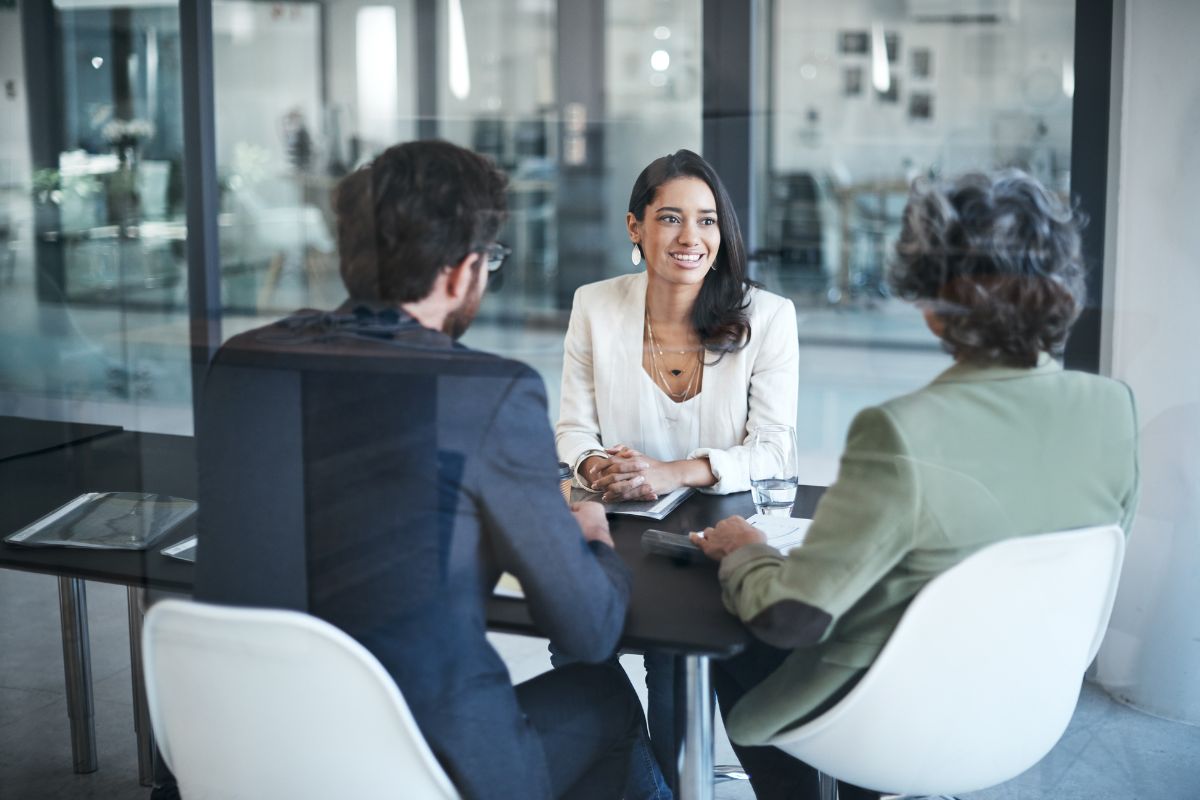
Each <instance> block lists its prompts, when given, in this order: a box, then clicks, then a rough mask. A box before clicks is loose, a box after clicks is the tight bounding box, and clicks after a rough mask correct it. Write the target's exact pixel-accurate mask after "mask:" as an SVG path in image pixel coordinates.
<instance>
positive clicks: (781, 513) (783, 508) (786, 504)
mask: <svg viewBox="0 0 1200 800" xmlns="http://www.w3.org/2000/svg"><path fill="white" fill-rule="evenodd" d="M796 483H797V481H796V478H795V477H792V478H766V479H764V480H757V481H750V487H751V488H752V489H753V490H754V508H755V510H756V511H758V513H759V514H762V515H764V516H768V517H790V516H791V515H792V505H794V504H795V502H796Z"/></svg>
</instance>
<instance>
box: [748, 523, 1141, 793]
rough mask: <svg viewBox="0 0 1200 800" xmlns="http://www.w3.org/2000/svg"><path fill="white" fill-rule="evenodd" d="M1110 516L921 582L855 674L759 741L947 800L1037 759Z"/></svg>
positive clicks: (1082, 627) (1095, 622) (1072, 698)
mask: <svg viewBox="0 0 1200 800" xmlns="http://www.w3.org/2000/svg"><path fill="white" fill-rule="evenodd" d="M1124 554H1125V537H1124V535H1123V534H1122V532H1121V529H1120V528H1119V527H1117V526H1116V525H1108V526H1103V527H1095V528H1082V529H1079V530H1072V531H1063V532H1060V533H1049V534H1043V535H1038V536H1028V537H1022V538H1019V539H1010V540H1008V541H1004V542H1000V543H997V544H994V545H990V546H988V547H986V548H984V549H983V550H980V551H979V552H978V553H975V554H974V555H972V556H970V557H969V558H967V559H965V560H964V561H963V562H962V563H960V564H958V565H957V566H955V567H954V568H953V569H950V570H948V571H947V572H945V573H944V574H942V575H940V576H939V577H937V578H936V579H934V580H933V581H931V582H930V583H929V585H927V586H926V587H925V588H924V589H923V590H922V591H921V592H920V593H919V594H918V595H917V597H916V598H915V599H914V600H913V602H912V604H911V605H910V606H909V607H908V610H907V611H906V612H905V614H904V617H903V618H902V619H901V620H900V624H899V626H898V627H897V628H896V630H895V632H894V633H893V634H892V637H891V638H890V639H889V640H888V642H887V644H886V646H885V647H884V649H883V652H881V653H880V654H879V657H878V659H876V661H875V663H874V664H873V665H872V666H871V668H870V670H868V672H867V674H866V675H865V676H864V677H863V679H862V680H861V681H860V682H859V683H858V685H857V686H855V687H854V688H853V689H852V690H851V691H850V693H849V694H848V695H846V697H845V698H844V699H843V700H842V701H841V702H839V703H838V704H837V705H836V706H834V707H833V708H832V709H830V710H829V711H828V712H826V713H825V714H822V715H821V716H820V717H818V718H817V719H815V720H813V721H812V722H809V723H807V724H805V725H802V726H801V727H799V728H796V729H794V730H791V731H787V732H785V733H783V734H780V735H779V736H777V737H776V738H775V739H774V740H772V741H771V744H773V745H775V746H776V747H778V748H780V749H781V750H783V751H785V752H787V753H789V754H791V755H793V756H795V757H796V758H799V759H801V760H802V761H805V762H807V763H808V764H811V765H812V766H813V767H815V768H816V769H818V770H820V771H821V773H822V781H821V791H822V798H823V800H833V798H834V797H835V794H834V791H833V788H834V782H833V781H832V780H830V777H829V776H833V777H836V778H838V779H840V780H844V781H847V782H849V783H852V784H857V785H859V786H863V787H865V788H869V789H875V790H877V791H884V792H896V793H907V794H914V795H953V794H957V793H960V792H970V791H974V790H977V789H983V788H985V787H988V786H994V785H996V784H998V783H1001V782H1003V781H1006V780H1008V779H1009V778H1013V777H1015V776H1016V775H1018V774H1020V773H1022V772H1024V771H1025V770H1026V769H1028V768H1029V767H1031V766H1033V765H1034V764H1036V763H1037V762H1038V761H1040V760H1041V758H1042V757H1043V756H1044V755H1046V753H1048V752H1049V751H1050V749H1051V748H1052V747H1053V746H1054V745H1055V743H1056V742H1057V741H1058V740H1059V738H1060V737H1061V736H1062V734H1063V731H1064V730H1066V727H1067V724H1068V723H1069V722H1070V720H1071V715H1072V713H1074V710H1075V704H1076V702H1077V701H1078V699H1079V691H1080V687H1081V684H1082V682H1083V673H1084V670H1086V669H1087V666H1088V664H1090V663H1091V661H1092V659H1093V658H1094V657H1095V655H1096V651H1097V650H1098V649H1099V647H1100V641H1101V639H1102V638H1103V637H1104V632H1105V629H1106V628H1107V627H1108V617H1109V614H1110V613H1111V611H1112V606H1113V600H1114V598H1115V596H1116V591H1117V581H1118V578H1119V576H1120V572H1121V561H1122V559H1123V557H1124Z"/></svg>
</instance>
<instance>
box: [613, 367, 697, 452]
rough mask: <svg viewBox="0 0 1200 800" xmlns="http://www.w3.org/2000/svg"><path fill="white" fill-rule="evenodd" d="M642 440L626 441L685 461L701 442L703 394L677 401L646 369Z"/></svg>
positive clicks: (641, 399) (641, 397)
mask: <svg viewBox="0 0 1200 800" xmlns="http://www.w3.org/2000/svg"><path fill="white" fill-rule="evenodd" d="M642 377H643V378H645V380H644V381H642V383H641V391H640V392H638V402H639V403H640V404H641V409H640V410H641V413H640V414H638V418H639V420H640V422H641V427H642V437H641V442H636V443H635V442H623V444H628V445H629V446H630V447H632V448H633V449H634V450H638V451H640V452H643V453H645V454H646V455H648V456H650V457H651V458H656V459H658V460H659V461H682V460H684V459H685V458H687V457H688V455H689V454H690V453H691V452H692V451H693V450H695V449H696V448H698V447H699V446H700V395H699V394H697V395H696V396H695V397H690V398H688V399H687V400H685V401H683V402H682V403H676V402H675V401H674V400H672V399H671V398H669V397H667V393H666V392H664V391H663V390H662V389H660V388H659V386H658V384H657V383H655V382H654V379H653V378H651V377H650V376H649V375H647V374H646V370H645V369H643V370H642Z"/></svg>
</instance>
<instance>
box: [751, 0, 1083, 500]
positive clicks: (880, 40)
mask: <svg viewBox="0 0 1200 800" xmlns="http://www.w3.org/2000/svg"><path fill="white" fill-rule="evenodd" d="M977 5H978V4H976V3H972V2H967V1H966V0H962V1H961V2H940V3H924V2H910V3H893V4H880V3H875V2H870V0H846V1H845V2H841V3H827V2H821V1H820V0H778V1H777V2H775V3H774V4H773V11H772V19H771V20H770V24H769V25H764V28H763V30H762V35H763V37H764V39H765V40H766V41H769V43H770V50H771V62H770V66H769V67H768V70H769V75H770V78H769V84H770V94H769V98H765V99H764V101H763V102H762V103H760V105H759V108H761V110H762V111H763V112H766V113H764V115H763V118H764V119H765V120H766V122H765V124H766V125H768V126H769V127H770V130H769V145H768V146H767V147H765V148H764V151H763V155H762V160H761V162H760V163H758V164H757V165H756V170H757V171H758V174H759V180H760V184H761V186H762V193H763V202H761V203H760V205H759V207H758V208H757V209H756V210H755V214H756V220H757V222H758V224H759V229H760V231H761V232H762V242H761V243H760V246H761V248H762V250H763V251H764V252H765V253H766V254H767V255H768V258H767V259H766V260H762V261H759V262H758V265H757V266H758V278H759V279H760V280H761V281H763V282H764V283H765V284H766V286H767V287H768V288H770V289H772V290H773V291H776V292H779V293H781V294H784V295H787V296H789V297H791V298H792V299H793V300H794V301H795V303H796V307H797V311H798V314H799V320H798V322H799V324H798V330H799V335H800V340H801V355H800V357H801V375H802V376H804V377H803V378H802V381H801V393H800V408H801V412H800V419H799V420H798V423H797V428H796V433H797V437H798V440H799V448H800V453H801V458H802V460H805V461H806V465H805V469H804V474H805V475H810V474H815V475H824V476H825V477H827V478H832V477H833V476H834V475H835V474H836V463H837V462H836V458H837V454H838V453H839V452H840V450H841V447H842V444H843V442H844V439H845V433H846V430H847V429H848V427H849V424H850V420H851V418H852V416H853V414H854V412H855V411H856V410H857V409H859V408H861V407H863V406H865V405H869V404H874V403H878V402H881V401H882V400H884V399H886V398H887V397H889V396H891V395H894V394H900V393H904V392H907V391H911V390H913V389H915V388H917V387H918V386H921V385H922V384H924V383H926V382H927V381H929V380H930V379H931V378H932V377H933V376H935V375H936V374H937V373H938V372H939V371H941V370H942V369H943V368H945V367H946V366H947V365H948V360H947V358H946V357H945V355H944V354H943V353H941V351H940V350H939V348H938V343H937V340H936V338H935V337H934V336H933V335H932V334H931V333H930V332H929V331H928V330H927V328H926V327H925V324H924V322H923V320H922V319H921V316H920V314H919V312H918V311H916V310H915V309H912V308H910V307H908V306H906V305H905V304H903V303H898V302H896V301H895V300H893V299H892V298H891V297H890V294H889V290H888V287H887V281H886V268H887V264H888V262H889V260H890V258H891V253H892V251H893V247H894V244H895V241H896V237H897V236H898V234H899V229H900V215H901V212H902V210H903V208H904V204H905V199H906V196H907V193H908V187H909V185H910V183H911V181H912V180H913V178H915V177H917V176H922V175H924V176H931V177H936V176H950V175H955V174H959V173H962V172H966V171H970V170H988V169H993V168H998V167H1005V166H1015V167H1020V168H1022V169H1024V170H1026V171H1028V172H1029V173H1031V174H1032V175H1034V176H1035V177H1036V178H1038V180H1040V181H1041V182H1042V183H1044V184H1045V185H1047V186H1049V187H1052V188H1053V189H1055V190H1056V191H1058V192H1059V193H1062V194H1065V193H1066V192H1067V190H1068V189H1069V185H1070V173H1069V164H1070V155H1071V153H1070V141H1071V112H1072V94H1073V91H1074V90H1073V85H1074V76H1073V72H1072V71H1071V64H1072V63H1073V58H1074V49H1073V48H1074V23H1075V3H1074V2H1072V1H1071V0H1048V1H1047V2H1044V3H1023V4H1021V6H1020V9H1019V13H1016V12H1015V11H1013V12H1012V13H1011V14H1010V13H1008V12H1005V13H1002V14H1000V15H999V16H996V17H987V18H983V17H980V16H978V15H974V16H973V15H972V13H971V12H972V9H973V8H974V7H976V6H977ZM1001 5H1003V4H1001ZM1005 8H1009V6H1005ZM1012 8H1013V9H1015V6H1012ZM807 462H811V463H807Z"/></svg>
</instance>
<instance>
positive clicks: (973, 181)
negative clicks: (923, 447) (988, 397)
mask: <svg viewBox="0 0 1200 800" xmlns="http://www.w3.org/2000/svg"><path fill="white" fill-rule="evenodd" d="M1083 224H1084V219H1083V217H1082V215H1081V214H1079V213H1078V212H1076V211H1073V210H1072V209H1071V208H1070V207H1068V206H1066V205H1065V204H1063V203H1062V202H1061V201H1060V200H1059V199H1058V198H1056V197H1055V196H1053V195H1052V194H1050V192H1048V191H1047V190H1046V189H1045V188H1043V187H1042V185H1041V184H1039V183H1038V182H1037V181H1035V180H1034V179H1033V178H1031V177H1029V176H1028V175H1026V174H1025V173H1023V172H1020V171H1018V170H1006V171H1004V172H1000V173H998V174H997V175H996V176H995V177H989V176H987V175H983V174H979V173H975V174H970V175H965V176H963V177H962V178H959V179H958V180H957V181H954V182H953V183H951V184H948V185H944V186H939V185H937V184H934V183H931V182H927V181H918V182H916V183H915V184H914V185H913V189H912V193H911V195H910V197H909V201H908V206H907V207H906V208H905V212H904V227H903V229H902V231H901V233H900V241H899V242H898V243H897V245H896V255H897V259H896V262H895V264H894V265H893V267H892V271H891V275H890V283H891V286H892V290H893V291H894V292H895V293H896V294H897V295H898V296H900V297H903V298H905V299H906V300H911V301H914V302H915V303H916V304H917V305H918V306H919V307H921V308H922V310H923V311H925V314H926V320H927V321H928V322H929V324H930V327H931V328H932V329H933V331H934V333H935V334H937V336H938V337H939V338H940V339H941V340H942V346H943V347H944V348H945V349H946V351H947V352H949V353H950V354H951V355H953V356H954V357H955V358H961V359H963V360H969V361H975V362H994V363H1002V364H1008V365H1010V366H1014V367H1032V366H1034V365H1035V364H1036V363H1037V359H1038V354H1039V353H1042V352H1046V353H1050V354H1051V355H1053V356H1055V357H1061V356H1062V351H1063V347H1064V346H1065V345H1066V341H1067V333H1068V332H1069V331H1070V329H1071V325H1072V324H1073V323H1074V322H1075V320H1076V319H1077V318H1078V317H1079V312H1080V311H1081V310H1082V309H1083V304H1084V301H1085V297H1086V293H1087V288H1086V286H1085V284H1084V269H1083V258H1082V254H1081V251H1080V239H1079V229H1080V227H1081V226H1082V225H1083Z"/></svg>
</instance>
